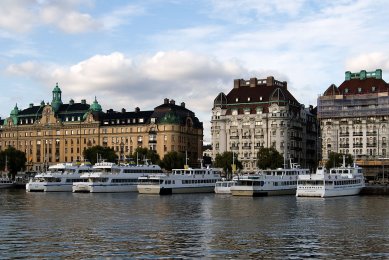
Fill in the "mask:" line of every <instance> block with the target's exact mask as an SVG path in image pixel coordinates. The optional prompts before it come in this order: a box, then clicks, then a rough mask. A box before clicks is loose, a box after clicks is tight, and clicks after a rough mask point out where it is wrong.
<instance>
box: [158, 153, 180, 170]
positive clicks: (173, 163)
mask: <svg viewBox="0 0 389 260" xmlns="http://www.w3.org/2000/svg"><path fill="white" fill-rule="evenodd" d="M184 165H185V155H184V154H183V153H179V152H176V151H172V152H168V153H167V154H165V156H164V157H163V159H162V161H161V167H162V168H165V169H166V170H168V171H171V170H172V169H180V168H183V166H184Z"/></svg>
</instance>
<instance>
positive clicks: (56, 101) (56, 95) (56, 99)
mask: <svg viewBox="0 0 389 260" xmlns="http://www.w3.org/2000/svg"><path fill="white" fill-rule="evenodd" d="M61 94H62V91H61V89H60V88H59V87H58V83H57V84H56V85H55V88H54V89H53V101H51V106H52V107H53V109H54V111H55V112H58V110H59V107H60V106H61V105H62V99H61Z"/></svg>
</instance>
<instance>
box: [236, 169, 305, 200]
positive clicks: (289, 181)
mask: <svg viewBox="0 0 389 260" xmlns="http://www.w3.org/2000/svg"><path fill="white" fill-rule="evenodd" d="M290 165H291V167H290V168H279V169H274V170H261V171H259V172H257V173H256V174H251V175H242V176H239V178H238V180H237V184H235V186H232V187H231V194H232V195H234V196H252V197H259V196H272V195H295V194H296V188H297V176H299V175H301V174H309V169H301V168H300V167H299V165H297V164H295V163H291V164H290Z"/></svg>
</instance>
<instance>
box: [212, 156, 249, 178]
mask: <svg viewBox="0 0 389 260" xmlns="http://www.w3.org/2000/svg"><path fill="white" fill-rule="evenodd" d="M232 156H234V160H232ZM232 161H234V163H235V165H236V169H237V170H238V169H242V168H243V165H242V163H241V162H240V161H239V160H238V158H237V156H236V155H234V153H233V152H224V153H222V154H217V155H216V158H215V164H214V167H217V168H223V170H224V172H227V173H228V172H229V173H232V167H231V165H232Z"/></svg>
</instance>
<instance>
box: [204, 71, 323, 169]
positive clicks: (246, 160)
mask: <svg viewBox="0 0 389 260" xmlns="http://www.w3.org/2000/svg"><path fill="white" fill-rule="evenodd" d="M211 124H212V128H211V134H212V157H213V159H215V157H216V155H217V154H218V153H220V154H221V153H223V152H225V151H229V152H234V153H235V154H236V155H237V156H238V159H239V160H240V161H241V162H242V164H243V171H246V172H253V171H256V170H257V167H256V163H257V153H258V151H259V149H260V148H261V147H265V148H270V147H274V148H276V149H277V150H278V151H279V152H280V153H281V154H282V155H283V156H284V158H286V159H289V158H291V159H293V161H294V162H297V163H300V165H302V166H304V167H309V168H312V169H314V168H315V167H316V163H317V161H318V154H317V151H318V148H319V144H318V142H317V141H318V127H317V126H318V124H317V120H316V110H315V109H313V108H312V107H309V108H305V107H304V106H303V105H301V104H300V103H299V102H298V101H297V100H296V99H295V98H294V97H293V95H292V94H291V93H290V92H289V91H288V88H287V82H281V81H278V80H275V79H274V77H272V76H270V77H267V78H266V79H257V78H251V79H250V80H243V79H236V80H234V87H233V89H232V90H231V91H230V92H229V93H228V94H227V95H225V94H224V93H220V94H219V95H218V96H217V97H216V98H215V100H214V105H213V108H212V119H211Z"/></svg>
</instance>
